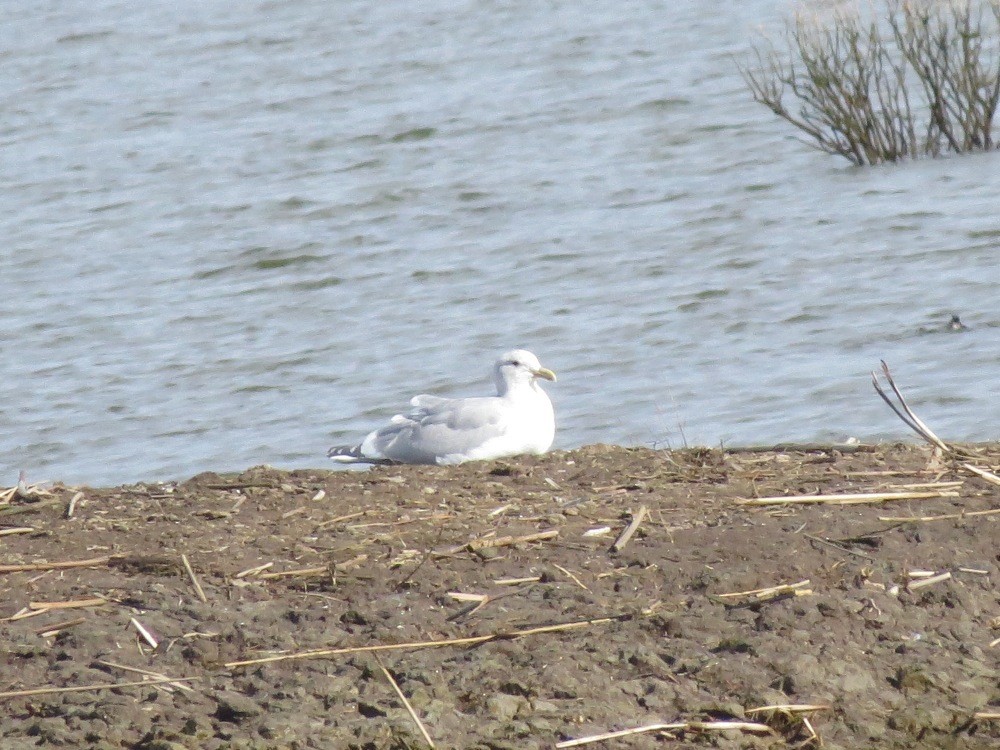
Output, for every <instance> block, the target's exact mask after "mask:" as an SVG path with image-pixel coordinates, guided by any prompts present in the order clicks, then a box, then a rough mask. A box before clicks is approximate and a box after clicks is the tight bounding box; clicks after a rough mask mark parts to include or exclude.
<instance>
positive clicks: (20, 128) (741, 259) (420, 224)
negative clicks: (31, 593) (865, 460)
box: [0, 0, 1000, 485]
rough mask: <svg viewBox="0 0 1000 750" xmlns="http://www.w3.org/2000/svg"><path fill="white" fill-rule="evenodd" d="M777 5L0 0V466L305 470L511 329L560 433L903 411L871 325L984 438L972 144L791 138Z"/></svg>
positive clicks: (981, 194)
mask: <svg viewBox="0 0 1000 750" xmlns="http://www.w3.org/2000/svg"><path fill="white" fill-rule="evenodd" d="M787 10H788V6H787V3H785V2H775V1H774V0H771V1H770V2H765V1H764V0H757V1H756V2H746V3H738V4H727V5H726V7H725V8H724V9H723V11H722V12H720V9H719V8H718V7H717V6H716V5H713V4H706V3H703V2H684V1H681V2H654V1H652V0H645V1H638V2H634V3H629V4H627V6H622V5H620V4H614V3H611V4H609V3H597V2H586V1H585V2H568V1H565V2H564V1H563V0H553V1H552V2H543V3H539V2H527V1H522V0H515V1H514V2H508V3H500V4H498V3H487V2H481V1H480V2H476V1H473V2H466V3H454V2H440V3H434V2H422V3H418V4H414V3H404V2H395V1H390V2H383V3H374V4H373V3H361V2H350V1H349V0H342V1H341V2H335V3H329V2H320V0H286V1H284V2H267V3H260V2H258V3H215V2H197V3H195V2H188V1H187V0H179V1H178V0H174V1H173V2H170V3H166V2H161V1H160V0H149V1H148V2H144V3H138V4H137V3H127V2H112V1H111V0H90V2H86V3H84V2H75V1H73V0H62V1H61V2H49V3H40V2H26V1H21V0H10V2H8V3H7V4H6V5H5V15H6V18H5V21H4V23H3V24H0V62H2V65H0V82H2V86H0V92H2V93H0V96H2V98H3V106H2V107H0V147H2V152H0V154H2V158H0V181H2V188H3V196H4V199H3V201H0V233H2V234H0V236H2V237H3V240H4V250H3V253H2V261H0V262H2V267H0V335H2V336H3V339H4V350H3V357H2V359H0V382H2V383H3V390H4V396H3V399H2V401H0V424H2V429H0V470H2V472H3V473H2V476H0V485H2V484H9V483H11V482H12V481H14V480H15V479H16V477H17V472H18V470H20V469H24V470H25V471H27V473H28V476H29V479H38V480H40V479H60V480H64V481H67V482H92V483H118V482H126V481H132V480H139V479H143V480H152V479H169V478H179V477H184V476H188V475H191V474H194V473H197V472H199V471H203V470H208V469H213V470H234V469H242V468H244V467H246V466H248V465H251V464H257V463H271V464H275V465H278V466H283V467H291V466H317V465H319V466H323V465H325V464H326V459H325V458H324V453H325V450H326V448H327V447H328V446H329V445H330V444H332V443H335V442H339V441H345V440H350V439H352V438H354V437H360V436H361V434H363V433H364V432H365V431H366V430H367V429H369V428H370V427H372V426H374V425H376V424H377V423H378V422H379V421H381V420H382V419H384V418H386V417H388V416H389V415H391V414H392V413H394V411H397V410H399V409H400V408H402V407H404V406H405V404H406V402H407V400H408V399H409V397H410V396H411V395H413V394H414V393H417V392H421V391H429V392H433V393H438V394H442V395H470V394H474V393H480V392H484V391H486V389H488V388H489V387H490V383H489V368H490V365H491V363H492V360H493V359H494V357H495V356H496V355H497V354H499V353H500V352H501V351H503V350H504V349H507V348H511V347H513V346H525V347H527V348H530V349H532V350H533V351H535V352H536V353H537V354H538V355H539V356H540V358H541V359H542V361H543V363H544V364H546V365H547V366H549V367H551V368H552V369H554V370H556V371H557V372H558V373H559V376H560V380H559V382H558V383H556V384H554V385H552V386H550V387H549V388H548V390H549V392H550V393H551V395H552V397H553V400H554V402H555V405H556V411H557V417H558V420H559V432H558V435H557V439H556V447H561V448H570V447H575V446H579V445H582V444H587V443H594V442H608V443H624V444H640V445H658V446H668V445H669V446H678V445H683V444H685V443H687V444H719V443H720V442H722V443H726V444H745V443H770V442H776V441H788V440H842V439H845V438H847V437H849V436H856V437H858V438H861V439H884V438H890V437H903V436H904V435H905V432H904V430H905V428H904V427H903V426H902V424H901V423H899V422H898V421H897V420H896V418H895V417H894V416H892V414H891V413H890V412H889V411H888V409H887V408H885V406H884V405H882V404H881V403H880V402H879V401H878V400H877V398H876V397H875V395H874V393H873V392H872V390H871V387H870V385H869V376H868V372H869V371H870V370H871V369H872V368H873V367H876V366H877V365H878V361H879V359H880V358H884V359H886V360H887V361H888V362H889V363H890V364H891V365H892V366H893V368H894V371H895V373H896V375H897V378H898V379H899V380H900V381H901V383H902V385H903V387H904V389H905V390H906V392H907V394H908V395H909V397H910V400H911V402H912V403H913V405H914V406H915V408H916V409H917V411H918V412H919V413H920V414H921V416H923V417H924V419H925V420H926V421H927V422H929V423H930V424H931V425H932V427H934V428H935V429H936V431H937V432H938V433H939V434H941V435H942V436H943V437H945V438H947V439H971V440H986V439H996V438H997V436H998V432H1000V400H998V399H997V393H1000V375H998V356H997V352H998V351H1000V312H998V301H1000V294H998V283H1000V272H998V257H1000V255H998V252H997V247H998V244H1000V213H998V206H1000V154H988V155H976V156H969V157H962V158H951V159H943V160H937V161H923V162H916V163H911V164H904V165H901V166H891V167H884V168H875V169H866V170H859V169H854V168H851V167H849V166H847V164H846V162H842V161H840V160H837V159H836V158H834V157H831V156H826V155H823V154H819V153H818V152H814V151H812V150H811V149H809V148H808V147H807V146H805V145H803V144H801V143H799V142H798V141H797V140H796V139H795V137H794V133H792V132H790V131H789V128H788V127H787V126H784V125H783V124H782V123H781V122H779V121H777V120H776V119H774V118H773V117H772V116H771V115H770V114H769V113H768V112H767V111H766V110H764V109H763V108H762V107H760V106H759V105H755V104H754V103H753V102H751V101H750V99H749V96H748V94H747V92H746V90H745V87H744V86H743V83H742V81H741V80H740V78H739V75H738V73H737V72H736V69H735V65H734V61H733V56H734V55H735V56H737V57H739V56H740V55H742V54H745V52H746V51H747V50H748V49H749V44H750V41H751V40H752V38H753V36H752V35H753V34H754V33H756V32H757V30H758V29H760V28H777V24H778V21H779V19H780V18H781V14H782V13H785V12H787ZM952 312H957V313H960V314H961V316H962V319H963V320H964V321H965V322H966V323H967V324H968V325H969V326H970V328H971V330H970V331H968V332H964V333H960V334H952V333H947V332H942V331H938V330H935V329H938V328H940V327H941V326H942V325H943V324H944V323H945V322H947V320H948V318H949V316H950V315H951V313H952ZM924 329H927V330H924Z"/></svg>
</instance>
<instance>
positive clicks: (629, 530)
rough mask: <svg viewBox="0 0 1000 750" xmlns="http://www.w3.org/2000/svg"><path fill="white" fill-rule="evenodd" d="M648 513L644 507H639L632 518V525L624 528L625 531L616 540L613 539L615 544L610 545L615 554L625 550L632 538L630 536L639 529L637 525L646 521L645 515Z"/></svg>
mask: <svg viewBox="0 0 1000 750" xmlns="http://www.w3.org/2000/svg"><path fill="white" fill-rule="evenodd" d="M648 513H649V510H648V509H647V508H646V506H645V505H643V506H642V507H640V508H639V512H638V513H636V514H635V515H634V516H633V517H632V523H630V524H629V525H628V526H627V527H626V528H625V531H623V532H622V533H621V535H620V536H619V537H618V538H617V539H615V543H614V544H612V545H611V549H613V550H614V551H615V552H621V551H622V550H623V549H625V545H626V544H628V543H629V540H630V539H631V538H632V535H633V534H635V532H636V530H637V529H638V528H639V524H641V523H642V522H643V521H644V520H646V515H647V514H648Z"/></svg>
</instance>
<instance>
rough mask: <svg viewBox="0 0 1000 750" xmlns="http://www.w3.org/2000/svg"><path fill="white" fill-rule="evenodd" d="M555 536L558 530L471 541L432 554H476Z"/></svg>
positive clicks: (440, 555)
mask: <svg viewBox="0 0 1000 750" xmlns="http://www.w3.org/2000/svg"><path fill="white" fill-rule="evenodd" d="M557 536H559V529H547V530H546V531H539V532H536V533H534V534H525V535H523V536H498V537H496V538H494V539H482V538H481V539H473V540H471V541H468V542H466V543H465V544H459V545H456V546H454V547H448V548H446V549H443V550H438V551H436V552H434V555H435V557H447V556H448V555H454V554H455V553H457V552H462V551H463V550H466V551H468V552H476V551H477V550H482V549H491V548H493V547H510V546H512V545H515V544H521V543H524V542H541V541H544V540H546V539H554V538H555V537H557Z"/></svg>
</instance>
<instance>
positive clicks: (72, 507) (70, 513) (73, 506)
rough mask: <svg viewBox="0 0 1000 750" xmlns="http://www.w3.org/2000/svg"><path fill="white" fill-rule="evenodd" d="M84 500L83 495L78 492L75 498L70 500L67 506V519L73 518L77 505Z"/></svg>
mask: <svg viewBox="0 0 1000 750" xmlns="http://www.w3.org/2000/svg"><path fill="white" fill-rule="evenodd" d="M82 499H83V493H82V492H77V493H76V494H75V495H73V497H71V498H70V499H69V504H68V505H67V506H66V518H72V517H73V512H74V511H75V510H76V504H77V503H78V502H80V500H82Z"/></svg>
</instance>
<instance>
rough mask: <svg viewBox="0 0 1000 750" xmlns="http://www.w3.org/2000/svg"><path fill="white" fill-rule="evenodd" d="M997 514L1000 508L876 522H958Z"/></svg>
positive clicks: (902, 517)
mask: <svg viewBox="0 0 1000 750" xmlns="http://www.w3.org/2000/svg"><path fill="white" fill-rule="evenodd" d="M998 513H1000V508H994V509H993V510H970V511H967V512H963V513H945V514H944V515H941V516H879V517H878V520H880V521H889V522H892V521H895V522H899V523H913V522H914V521H960V520H961V519H963V518H973V517H976V516H995V515H997V514H998Z"/></svg>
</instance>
